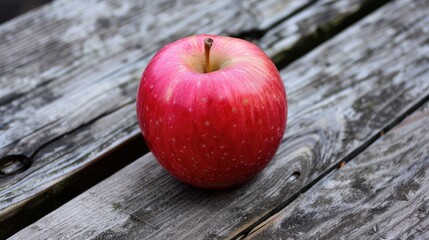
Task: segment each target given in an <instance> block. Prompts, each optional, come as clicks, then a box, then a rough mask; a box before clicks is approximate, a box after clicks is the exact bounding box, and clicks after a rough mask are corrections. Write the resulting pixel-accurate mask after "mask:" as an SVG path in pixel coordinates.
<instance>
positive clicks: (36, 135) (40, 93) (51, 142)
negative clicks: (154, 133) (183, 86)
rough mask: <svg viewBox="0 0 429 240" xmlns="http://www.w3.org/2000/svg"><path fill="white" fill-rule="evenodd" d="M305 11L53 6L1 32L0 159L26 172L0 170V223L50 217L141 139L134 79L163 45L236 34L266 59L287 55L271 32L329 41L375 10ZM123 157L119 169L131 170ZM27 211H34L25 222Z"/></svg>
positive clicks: (328, 6)
mask: <svg viewBox="0 0 429 240" xmlns="http://www.w3.org/2000/svg"><path fill="white" fill-rule="evenodd" d="M313 2H314V1H296V0H288V1H274V0H265V1H244V2H241V3H239V4H232V5H231V4H230V2H228V1H216V2H213V1H205V2H203V3H202V2H198V1H196V2H191V1H186V2H176V1H167V0H164V1H157V2H154V3H149V2H141V1H128V2H127V4H123V3H122V2H121V3H120V2H119V1H85V2H84V3H83V2H81V1H55V2H54V3H53V4H51V5H47V6H46V7H44V8H42V9H40V10H37V11H33V12H31V13H30V14H27V15H24V16H23V17H20V18H18V19H16V20H13V21H11V22H8V23H7V24H5V25H2V26H0V33H1V35H0V37H1V43H0V51H1V52H2V59H1V60H0V73H1V74H0V86H1V87H0V157H4V156H6V155H18V156H23V157H25V158H26V159H27V160H26V162H24V166H22V164H21V163H19V162H18V163H16V165H14V164H12V165H11V166H10V167H9V169H8V171H2V173H3V175H2V176H1V179H0V196H1V197H0V221H3V220H5V219H9V220H10V221H9V222H8V223H5V224H7V225H8V226H11V225H15V224H24V223H22V221H21V220H18V218H12V217H13V216H16V214H17V213H22V215H24V216H25V215H27V216H35V215H37V214H42V213H43V212H44V211H45V210H44V211H41V209H45V208H47V209H48V210H46V211H49V207H48V206H47V205H51V203H50V204H46V202H47V199H52V198H53V196H56V195H57V194H58V193H60V192H61V191H62V190H63V189H65V188H66V187H68V186H71V185H76V184H75V182H76V181H77V180H79V181H80V182H81V183H82V182H91V180H90V177H89V176H88V173H87V172H84V171H83V169H88V166H90V165H94V164H95V163H97V162H107V160H106V156H109V155H110V154H111V152H112V151H115V150H116V149H122V148H123V146H128V147H130V145H129V144H128V145H127V144H126V143H127V142H130V141H129V140H130V139H136V136H139V135H140V134H139V130H138V126H137V124H136V119H135V114H134V112H135V111H134V96H135V91H136V88H137V84H138V80H139V76H140V74H141V71H142V69H143V67H144V66H145V64H146V63H147V61H148V60H149V59H150V57H151V56H152V54H153V52H154V51H156V50H157V49H158V48H159V47H160V46H162V45H163V44H165V43H167V42H170V41H173V40H175V39H177V38H180V37H183V36H185V35H189V34H193V33H199V32H209V33H215V34H226V35H238V36H242V37H245V38H249V39H251V40H254V41H256V43H258V44H260V45H261V46H264V49H265V50H266V51H268V52H270V54H271V55H272V56H274V55H276V54H278V53H279V51H283V50H288V49H289V50H290V49H293V48H295V46H294V45H293V44H292V45H290V46H283V45H282V46H281V47H278V46H276V48H275V49H274V50H270V47H271V44H273V43H275V42H276V41H280V40H282V39H284V34H278V32H281V31H284V32H287V33H288V34H291V36H293V38H291V39H290V40H289V41H288V42H291V43H293V42H299V41H300V40H301V39H303V38H306V37H307V36H311V35H312V34H316V33H317V32H319V30H318V29H319V27H322V28H324V29H325V30H326V32H329V34H331V35H333V34H335V33H336V29H335V28H332V29H330V30H329V29H327V28H326V26H328V25H329V24H330V23H331V22H332V21H335V22H339V21H338V19H337V18H336V17H337V16H339V15H341V16H354V15H356V13H357V12H358V10H359V6H361V7H362V6H366V5H367V3H368V2H377V3H380V1H374V0H355V1H347V3H345V4H344V3H343V4H339V3H338V2H341V1H330V0H321V1H318V2H316V3H313ZM381 2H383V1H381ZM219 12H221V13H222V18H219V17H218V15H217V14H215V13H219ZM313 16H314V17H313ZM201 19H203V20H201ZM231 19H234V20H233V21H231ZM344 19H345V18H344ZM287 22H289V24H285V23H287ZM279 24H280V25H281V26H280V25H279ZM275 26H278V27H275ZM304 30H305V31H304ZM253 32H257V33H259V35H258V37H257V38H253V37H252V33H253ZM264 35H266V36H268V37H267V38H261V37H262V36H264ZM276 39H277V40H276ZM30 40H31V41H30ZM280 60H282V59H280ZM10 79H13V81H10ZM30 116H31V117H30ZM140 141H141V139H140ZM133 146H134V150H133V151H134V152H135V153H134V155H136V154H141V153H142V152H143V151H145V147H144V146H143V145H141V146H139V145H138V141H137V140H136V141H133ZM134 155H133V156H134ZM124 157H125V158H126V159H122V160H121V161H123V162H124V163H123V165H125V164H126V163H128V162H129V161H131V160H130V159H129V158H130V157H129V156H124ZM30 162H31V165H30V164H25V163H30ZM116 162H117V161H116ZM106 164H107V165H109V166H111V165H114V164H117V163H112V162H107V163H105V164H104V166H106ZM104 166H101V167H98V168H95V170H96V172H94V173H91V174H90V175H100V176H107V175H106V174H109V172H111V171H108V170H105V169H104ZM26 168H28V169H26ZM111 168H114V167H111ZM16 169H18V170H21V171H22V170H25V171H23V172H21V173H18V171H15V172H14V170H16ZM5 172H8V173H9V174H8V175H6V176H5V175H4V173H5ZM12 173H14V174H12ZM103 174H104V175H103ZM88 184H90V183H88ZM80 185H82V184H80ZM68 192H70V189H68ZM51 202H52V201H51ZM55 202H59V203H61V200H59V198H58V197H56V198H55ZM36 203H37V204H38V205H37V204H36ZM42 203H44V204H43V208H41V207H40V206H41V204H42ZM57 204H58V203H57ZM51 208H52V207H51ZM31 209H37V211H36V212H35V213H31V214H28V211H29V210H31ZM24 210H25V211H24Z"/></svg>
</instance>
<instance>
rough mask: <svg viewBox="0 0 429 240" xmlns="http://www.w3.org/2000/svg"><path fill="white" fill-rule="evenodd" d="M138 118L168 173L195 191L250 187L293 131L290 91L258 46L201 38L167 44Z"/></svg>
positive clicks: (150, 73) (143, 86) (155, 62)
mask: <svg viewBox="0 0 429 240" xmlns="http://www.w3.org/2000/svg"><path fill="white" fill-rule="evenodd" d="M206 59H208V60H206ZM137 116H138V121H139V125H140V128H141V130H142V133H143V135H144V138H145V139H146V142H147V144H148V146H149V148H150V149H151V151H152V153H153V155H154V156H155V157H156V159H158V161H159V162H160V163H161V165H162V166H163V167H164V168H165V169H167V171H168V172H170V173H171V174H172V175H173V176H175V177H176V178H178V179H179V180H181V181H184V182H187V183H189V184H191V185H194V186H198V187H203V188H225V187H229V186H233V185H237V184H240V183H243V182H245V181H247V180H249V179H250V178H252V177H253V176H255V175H256V174H257V173H259V172H260V171H261V170H262V169H263V168H264V167H265V166H266V165H267V164H268V162H269V161H270V160H271V159H272V157H273V156H274V154H275V152H276V150H277V148H278V147H279V145H280V142H281V140H282V137H283V134H284V131H285V128H286V119H287V101H286V92H285V89H284V86H283V83H282V80H281V78H280V75H279V72H278V71H277V69H276V67H275V66H274V64H273V62H272V61H271V60H270V58H269V57H268V56H267V55H266V54H265V53H264V52H263V51H262V50H261V49H260V48H259V47H257V46H256V45H254V44H252V43H250V42H247V41H245V40H241V39H237V38H231V37H222V36H214V35H196V36H190V37H186V38H183V39H180V40H178V41H176V42H173V43H171V44H168V45H166V46H165V47H163V48H162V49H161V50H160V51H159V52H158V53H157V54H156V55H155V56H154V57H153V59H152V60H151V61H150V63H149V64H148V66H147V67H146V70H145V71H144V73H143V76H142V79H141V82H140V86H139V89H138V94H137Z"/></svg>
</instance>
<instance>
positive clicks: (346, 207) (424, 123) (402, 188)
mask: <svg viewBox="0 0 429 240" xmlns="http://www.w3.org/2000/svg"><path fill="white" fill-rule="evenodd" d="M428 176H429V104H426V105H425V107H423V108H422V109H420V110H419V111H418V112H416V113H414V114H412V115H411V116H409V117H408V118H407V119H405V121H404V122H403V123H401V124H400V125H398V126H397V127H395V128H394V129H393V130H392V131H390V132H388V133H387V134H386V135H384V136H382V137H381V139H379V140H378V141H377V142H376V143H375V144H374V145H372V146H371V147H370V148H368V149H367V150H366V151H365V152H363V153H362V154H361V155H359V156H358V157H357V158H355V159H354V160H353V161H351V162H350V163H348V164H346V165H345V166H344V167H342V168H340V169H339V170H337V171H335V172H333V173H332V174H330V175H328V176H327V177H325V178H324V179H323V180H321V181H320V182H319V183H318V184H316V185H315V186H313V187H312V188H311V189H310V190H309V191H307V192H305V193H304V194H303V195H301V197H299V198H298V199H297V200H296V201H295V202H293V203H292V204H291V205H289V206H288V207H287V208H285V209H284V210H283V211H281V212H279V213H278V214H276V215H275V216H273V217H272V218H271V219H270V220H269V221H267V222H265V223H263V224H261V226H258V227H257V228H255V229H258V230H257V231H255V232H254V233H253V234H252V235H250V236H249V238H252V239H267V238H269V239H315V238H317V239H428V238H429V218H428V217H429V200H428V196H427V194H428V192H429V178H428Z"/></svg>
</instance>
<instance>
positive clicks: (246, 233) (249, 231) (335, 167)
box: [231, 94, 429, 239]
mask: <svg viewBox="0 0 429 240" xmlns="http://www.w3.org/2000/svg"><path fill="white" fill-rule="evenodd" d="M428 102H429V94H428V95H426V96H425V97H423V98H422V99H420V100H419V101H418V102H417V103H416V104H415V105H413V106H411V107H410V108H409V109H407V110H406V111H405V112H404V113H402V114H401V115H400V116H399V117H398V118H396V119H394V120H393V121H392V122H390V123H389V124H388V125H387V126H386V127H384V128H383V129H382V130H381V131H380V132H378V133H377V134H375V135H374V136H372V137H371V138H370V139H368V141H366V142H365V143H363V144H362V145H361V146H359V147H358V148H356V149H355V150H353V151H352V152H351V153H350V154H349V155H347V156H345V157H344V158H342V159H340V160H338V161H337V162H336V163H334V164H333V165H332V166H331V167H330V168H328V169H327V170H326V171H325V172H323V173H322V174H320V175H319V176H318V177H317V178H315V179H314V180H313V181H311V182H309V183H308V184H306V185H305V186H304V187H303V188H301V190H299V191H298V192H296V193H294V194H293V195H292V196H290V197H289V198H288V199H286V201H284V202H282V203H281V204H280V205H279V206H277V207H276V208H274V209H273V210H272V211H270V212H268V213H267V214H266V215H265V216H263V217H262V218H260V219H259V220H258V221H256V222H255V223H254V224H252V225H250V226H249V227H248V228H246V229H244V230H243V231H242V232H240V233H238V234H237V235H235V236H234V237H232V238H231V239H243V238H246V237H247V236H249V235H250V234H252V233H253V232H256V231H257V230H259V229H260V228H262V227H264V225H265V224H267V222H265V221H267V220H268V219H269V218H270V217H272V216H274V215H276V214H277V213H278V212H280V211H281V210H283V209H285V208H286V207H287V206H288V205H290V204H291V203H292V202H293V201H295V200H296V199H297V198H298V197H299V196H301V195H302V194H305V193H306V192H307V191H308V190H309V189H310V188H312V187H313V186H314V185H316V184H317V183H319V182H320V180H322V179H324V178H325V177H326V176H327V175H329V174H332V173H333V172H335V171H337V170H338V169H339V168H341V167H342V166H343V165H344V164H347V163H348V162H350V161H352V160H353V159H355V157H357V156H358V155H359V154H361V153H362V152H364V151H365V150H366V149H367V148H368V147H370V146H371V145H372V144H374V143H375V142H376V141H377V140H378V139H379V138H380V137H382V136H383V135H384V134H386V133H388V132H389V131H390V130H391V129H392V128H394V127H395V126H397V125H399V124H400V123H401V122H402V121H403V120H404V119H406V118H407V117H408V116H410V115H411V114H412V113H414V112H415V111H416V110H418V109H419V108H421V107H422V106H424V105H425V104H426V103H428Z"/></svg>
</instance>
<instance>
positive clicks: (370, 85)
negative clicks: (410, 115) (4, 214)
mask: <svg viewBox="0 0 429 240" xmlns="http://www.w3.org/2000/svg"><path fill="white" fill-rule="evenodd" d="M428 9H429V5H428V3H427V2H426V1H423V0H421V1H413V2H412V3H410V2H409V1H407V0H401V1H396V2H394V3H393V4H389V5H388V6H385V7H383V8H381V9H380V10H378V11H377V12H376V13H375V14H373V15H371V16H370V17H368V18H366V19H365V20H363V21H361V22H359V23H358V24H356V25H354V26H353V27H351V28H349V29H348V30H347V31H346V32H344V33H342V34H340V35H339V36H337V37H336V38H334V39H333V40H331V41H329V42H328V43H326V44H324V45H323V46H322V47H320V48H318V49H316V50H315V51H313V52H311V53H310V54H308V55H306V56H305V57H303V58H301V59H300V60H299V61H297V62H295V63H294V64H292V65H290V66H289V67H288V68H286V69H285V70H283V71H282V77H283V79H284V80H285V84H286V86H287V88H288V89H289V90H290V91H289V97H288V99H289V103H290V105H289V106H290V109H289V111H290V118H289V127H288V130H287V134H286V136H287V137H286V138H285V141H284V144H282V145H281V147H280V149H279V151H278V154H277V156H276V158H275V159H274V160H273V161H272V162H271V163H270V165H269V166H268V167H267V168H266V169H265V170H264V171H263V172H262V173H261V174H260V175H259V176H258V177H257V178H256V179H254V180H252V181H251V182H249V183H247V184H245V185H242V186H240V187H238V188H234V189H230V190H226V191H204V190H200V189H195V188H192V187H189V186H188V185H185V184H182V183H180V182H177V181H175V180H174V179H173V178H171V177H170V176H169V175H168V174H167V173H166V172H165V171H164V170H163V169H162V168H161V167H160V166H159V165H158V163H157V162H156V161H155V159H154V158H153V156H152V155H151V154H148V155H146V156H145V157H143V158H141V159H139V160H138V161H136V162H134V163H132V164H131V165H129V166H128V167H126V168H124V169H123V170H121V171H119V172H118V173H116V174H115V175H113V176H112V177H110V178H108V179H107V180H106V181H103V182H102V183H100V184H98V185H96V186H95V187H94V188H92V189H90V190H89V191H87V192H85V193H84V194H82V195H80V196H78V197H77V198H75V199H74V200H72V201H70V202H69V203H67V204H65V205H64V206H63V207H61V208H59V209H58V210H56V211H54V212H52V213H51V214H49V215H47V216H46V217H44V218H43V219H41V220H39V221H38V222H36V223H35V224H33V225H31V226H29V227H28V228H26V229H24V230H23V231H21V232H19V233H18V234H17V235H15V236H14V238H15V239H19V238H25V237H27V236H32V237H34V238H40V239H43V238H45V237H48V236H50V237H53V238H61V237H65V238H77V239H85V238H99V239H109V238H126V237H129V238H133V237H134V238H137V237H138V238H148V239H158V238H160V239H166V238H174V239H193V238H197V237H198V238H224V237H228V236H229V237H231V236H237V235H238V236H239V235H240V233H241V231H242V230H243V229H245V228H246V227H247V226H250V225H251V224H252V223H254V222H256V221H257V220H258V219H259V218H260V217H261V216H263V215H265V214H266V213H267V212H269V211H270V210H272V209H273V208H275V207H277V206H278V205H279V204H280V203H281V202H282V201H283V200H285V199H287V198H288V197H289V196H291V195H292V194H293V193H295V192H297V191H298V190H299V189H301V188H302V186H304V185H305V184H306V183H308V182H310V181H312V180H313V179H315V178H316V177H317V176H318V175H319V174H320V173H322V172H324V171H325V170H326V169H328V168H329V167H330V166H331V165H332V164H333V163H336V162H337V161H339V159H342V158H343V157H345V156H347V155H348V154H350V153H351V152H352V151H353V149H356V148H358V147H360V146H362V144H364V143H366V141H367V140H368V139H369V138H371V137H372V136H374V135H376V134H377V133H378V132H379V131H380V130H381V129H383V127H384V126H386V124H388V123H389V122H391V121H392V120H394V119H395V118H397V117H398V116H400V115H401V114H402V112H404V111H405V110H406V109H408V108H409V107H410V106H412V105H414V104H415V102H416V101H417V100H418V99H421V98H422V97H423V96H424V95H425V94H427V92H428V91H429V82H428V81H427V78H428V76H429V69H428V68H427V63H428V57H427V56H428V46H427V45H428V43H429V35H428V34H423V33H425V32H428V27H427V26H429V24H428V21H429V18H428V17H427V14H426V13H427V11H428Z"/></svg>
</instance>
